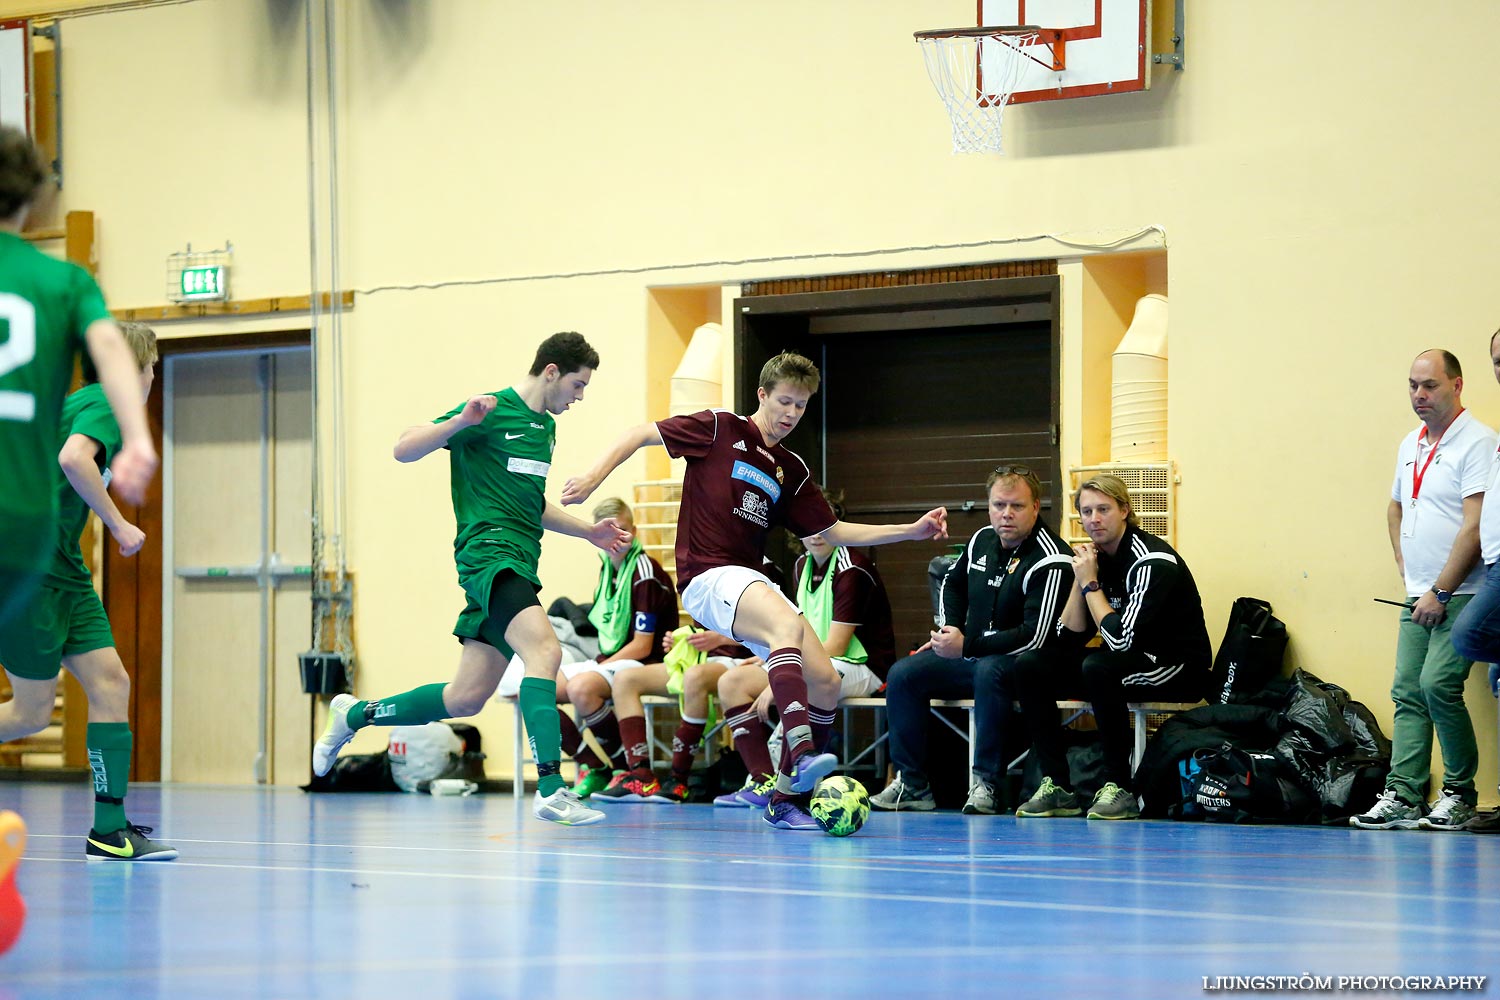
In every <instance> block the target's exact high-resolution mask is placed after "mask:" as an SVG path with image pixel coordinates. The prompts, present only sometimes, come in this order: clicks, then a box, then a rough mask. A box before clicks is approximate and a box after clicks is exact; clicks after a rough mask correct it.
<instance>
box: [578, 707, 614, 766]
mask: <svg viewBox="0 0 1500 1000" xmlns="http://www.w3.org/2000/svg"><path fill="white" fill-rule="evenodd" d="M583 724H584V725H585V726H587V727H588V729H589V732H591V733H593V734H594V739H596V740H598V741H599V747H600V749H602V750H603V751H604V753H605V755H606V756H609V757H618V756H619V755H620V720H618V719H616V718H615V710H614V707H613V706H612V705H610V703H609V702H605V703H604V706H603V707H602V708H600V709H599V711H597V712H591V713H589V714H588V715H586V716H584V717H583Z"/></svg>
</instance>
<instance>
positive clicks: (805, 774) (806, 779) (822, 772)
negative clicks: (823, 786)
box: [792, 750, 839, 794]
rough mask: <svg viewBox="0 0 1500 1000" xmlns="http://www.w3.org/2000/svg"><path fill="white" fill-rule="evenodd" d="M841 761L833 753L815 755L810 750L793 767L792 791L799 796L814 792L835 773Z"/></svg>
mask: <svg viewBox="0 0 1500 1000" xmlns="http://www.w3.org/2000/svg"><path fill="white" fill-rule="evenodd" d="M838 766H839V759H838V758H837V757H835V756H834V755H833V754H831V753H813V752H812V751H811V750H809V751H808V752H807V753H805V754H803V755H802V756H801V757H798V758H797V762H796V763H795V764H793V765H792V791H794V792H797V793H799V794H802V793H806V792H810V791H812V790H813V789H814V788H817V787H818V782H820V781H822V780H823V779H824V778H826V777H828V776H829V775H830V774H832V773H833V769H834V768H836V767H838Z"/></svg>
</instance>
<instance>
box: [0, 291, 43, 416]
mask: <svg viewBox="0 0 1500 1000" xmlns="http://www.w3.org/2000/svg"><path fill="white" fill-rule="evenodd" d="M0 333H7V334H9V336H7V337H6V338H5V340H4V341H3V342H0V379H3V378H4V377H5V376H7V375H9V374H10V373H11V372H13V371H15V370H16V369H18V368H21V367H24V366H25V365H27V364H29V363H30V362H31V360H32V359H33V358H35V357H36V307H35V306H33V305H32V304H31V303H30V302H28V301H26V300H25V299H23V298H21V296H19V295H16V294H14V293H12V292H0ZM35 417H36V396H35V395H34V394H32V393H29V392H20V391H17V390H15V389H0V420H18V421H21V422H23V423H30V422H31V421H32V420H33V419H35Z"/></svg>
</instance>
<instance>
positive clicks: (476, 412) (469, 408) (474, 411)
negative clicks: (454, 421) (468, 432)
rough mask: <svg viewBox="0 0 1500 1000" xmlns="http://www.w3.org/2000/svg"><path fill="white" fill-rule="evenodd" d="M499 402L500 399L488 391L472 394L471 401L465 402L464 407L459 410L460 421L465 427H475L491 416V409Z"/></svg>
mask: <svg viewBox="0 0 1500 1000" xmlns="http://www.w3.org/2000/svg"><path fill="white" fill-rule="evenodd" d="M498 402H500V401H499V400H498V399H496V398H495V397H494V396H491V395H489V394H488V393H486V394H484V395H481V396H470V397H469V401H468V402H467V403H465V404H464V408H463V409H462V410H460V411H459V414H458V422H459V423H461V424H463V425H464V426H465V427H473V426H474V425H475V424H477V423H479V422H480V421H482V420H484V418H485V417H487V416H489V414H490V411H491V410H493V409H494V408H495V404H496V403H498Z"/></svg>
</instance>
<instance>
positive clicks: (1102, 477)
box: [1073, 472, 1141, 528]
mask: <svg viewBox="0 0 1500 1000" xmlns="http://www.w3.org/2000/svg"><path fill="white" fill-rule="evenodd" d="M1084 490H1092V491H1093V492H1095V493H1098V494H1101V495H1103V496H1107V497H1109V498H1110V499H1111V500H1113V501H1114V502H1115V503H1117V504H1119V505H1120V506H1121V507H1122V508H1124V510H1125V523H1126V524H1128V525H1130V526H1131V527H1132V528H1139V527H1140V526H1141V519H1140V518H1138V517H1136V516H1135V505H1134V504H1132V503H1131V502H1130V487H1128V486H1126V485H1125V480H1123V479H1121V478H1120V477H1119V476H1112V475H1110V474H1109V473H1107V472H1101V473H1099V475H1097V476H1091V477H1089V478H1088V479H1085V480H1084V481H1083V485H1081V486H1079V487H1078V489H1076V490H1074V491H1073V509H1074V510H1077V509H1078V498H1079V497H1080V496H1081V495H1082V494H1083V491H1084Z"/></svg>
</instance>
